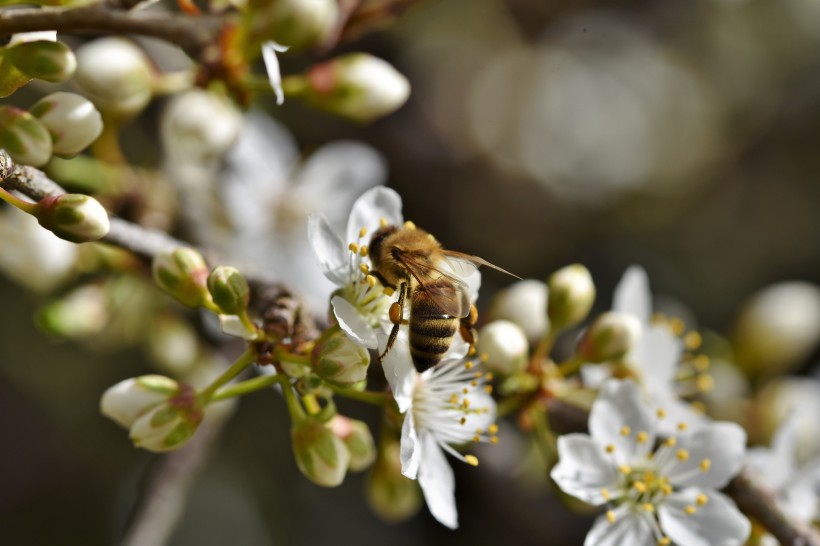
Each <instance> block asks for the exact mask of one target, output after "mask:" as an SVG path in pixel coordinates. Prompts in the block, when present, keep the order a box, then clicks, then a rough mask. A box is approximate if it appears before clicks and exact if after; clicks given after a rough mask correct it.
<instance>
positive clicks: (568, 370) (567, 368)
mask: <svg viewBox="0 0 820 546" xmlns="http://www.w3.org/2000/svg"><path fill="white" fill-rule="evenodd" d="M584 362H586V360H585V359H584V358H583V357H582V356H580V355H574V356H572V357H570V358H568V359H566V360H565V361H563V362H561V363H560V364H558V372H559V373H560V374H561V375H562V376H563V377H567V376H570V375H573V374H575V373H577V372H578V370H580V369H581V366H582V365H583V364H584Z"/></svg>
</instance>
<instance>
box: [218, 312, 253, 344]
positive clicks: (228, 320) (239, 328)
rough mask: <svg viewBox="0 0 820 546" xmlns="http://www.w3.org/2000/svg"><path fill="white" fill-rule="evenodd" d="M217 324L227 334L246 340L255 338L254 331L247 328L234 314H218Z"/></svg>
mask: <svg viewBox="0 0 820 546" xmlns="http://www.w3.org/2000/svg"><path fill="white" fill-rule="evenodd" d="M219 325H220V326H221V327H222V331H223V332H224V333H226V334H228V335H229V336H236V337H239V338H242V339H244V340H247V341H252V340H254V339H256V332H254V331H253V330H249V329H248V328H247V326H245V323H243V322H242V321H241V320H240V319H239V317H238V316H236V315H219Z"/></svg>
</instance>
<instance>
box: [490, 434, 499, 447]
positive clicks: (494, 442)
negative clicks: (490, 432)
mask: <svg viewBox="0 0 820 546" xmlns="http://www.w3.org/2000/svg"><path fill="white" fill-rule="evenodd" d="M490 443H491V444H493V445H495V444H497V443H498V436H490Z"/></svg>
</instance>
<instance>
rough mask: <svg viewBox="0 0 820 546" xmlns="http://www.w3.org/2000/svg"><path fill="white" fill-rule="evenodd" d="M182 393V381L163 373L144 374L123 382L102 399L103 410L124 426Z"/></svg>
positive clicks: (101, 408)
mask: <svg viewBox="0 0 820 546" xmlns="http://www.w3.org/2000/svg"><path fill="white" fill-rule="evenodd" d="M178 393H179V384H178V383H177V382H176V381H174V380H173V379H170V378H168V377H165V376H162V375H142V376H140V377H132V378H130V379H126V380H124V381H120V382H119V383H117V384H116V385H114V386H113V387H109V388H108V390H106V391H105V393H104V394H103V396H102V399H100V412H101V413H102V414H103V415H105V416H106V417H108V418H109V419H112V420H113V421H115V422H116V423H117V424H118V425H120V426H121V427H123V428H131V425H133V424H134V421H136V420H137V419H138V418H139V417H140V416H142V415H144V414H145V413H147V412H148V411H150V410H151V409H153V408H154V407H156V406H158V405H159V404H162V403H163V402H166V401H168V400H169V399H170V398H171V397H172V396H176V395H177V394H178Z"/></svg>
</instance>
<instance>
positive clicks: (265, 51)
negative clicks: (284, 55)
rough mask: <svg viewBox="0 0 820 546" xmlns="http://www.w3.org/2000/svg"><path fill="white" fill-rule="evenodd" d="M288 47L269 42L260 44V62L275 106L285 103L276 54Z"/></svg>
mask: <svg viewBox="0 0 820 546" xmlns="http://www.w3.org/2000/svg"><path fill="white" fill-rule="evenodd" d="M287 50H288V46H283V45H280V44H277V43H276V42H274V41H272V40H270V41H267V42H265V43H263V44H262V60H263V61H264V62H265V71H266V72H267V73H268V81H269V82H270V86H271V88H272V89H273V94H274V95H275V96H276V104H278V105H280V106H281V105H282V104H283V103H284V102H285V92H284V91H283V90H282V73H281V72H280V71H279V59H278V58H277V57H276V53H277V52H285V51H287Z"/></svg>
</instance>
